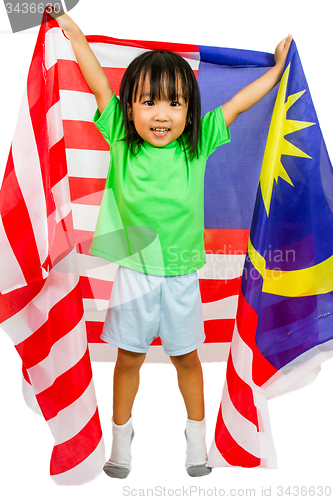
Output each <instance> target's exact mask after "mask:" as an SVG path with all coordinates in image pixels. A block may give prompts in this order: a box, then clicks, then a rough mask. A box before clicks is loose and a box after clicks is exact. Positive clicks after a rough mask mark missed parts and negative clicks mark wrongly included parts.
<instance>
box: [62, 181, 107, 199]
mask: <svg viewBox="0 0 333 500" xmlns="http://www.w3.org/2000/svg"><path fill="white" fill-rule="evenodd" d="M104 187H105V179H93V178H84V177H69V190H70V194H71V200H72V203H75V201H76V202H79V203H82V204H84V205H100V204H101V202H102V197H103V193H104Z"/></svg>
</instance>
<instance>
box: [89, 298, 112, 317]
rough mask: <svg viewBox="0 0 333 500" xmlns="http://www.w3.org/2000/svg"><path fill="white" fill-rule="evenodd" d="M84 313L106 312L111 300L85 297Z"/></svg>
mask: <svg viewBox="0 0 333 500" xmlns="http://www.w3.org/2000/svg"><path fill="white" fill-rule="evenodd" d="M83 306H84V313H85V314H86V313H95V312H97V311H103V312H105V311H106V310H107V309H108V307H109V301H108V300H103V299H83Z"/></svg>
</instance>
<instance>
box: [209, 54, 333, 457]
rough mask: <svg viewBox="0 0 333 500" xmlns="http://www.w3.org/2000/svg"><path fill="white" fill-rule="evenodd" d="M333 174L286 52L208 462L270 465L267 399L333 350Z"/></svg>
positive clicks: (306, 376) (307, 374) (311, 371)
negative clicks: (286, 57) (284, 66)
mask: <svg viewBox="0 0 333 500" xmlns="http://www.w3.org/2000/svg"><path fill="white" fill-rule="evenodd" d="M332 202H333V176H332V166H331V163H330V160H329V158H328V155H327V150H326V147H325V143H324V140H323V137H322V134H321V131H320V128H319V125H318V118H317V116H316V113H315V109H314V106H313V103H312V100H311V96H310V93H309V89H308V85H307V82H306V79H305V76H304V72H303V70H302V66H301V62H300V59H299V56H298V53H297V50H296V47H295V44H293V46H292V47H291V49H290V52H289V54H288V59H287V62H286V68H285V71H284V74H283V77H282V79H281V82H280V85H279V91H278V95H277V98H276V103H275V106H274V111H273V115H272V120H271V123H270V128H269V133H268V137H267V143H266V148H265V152H264V157H263V163H262V170H261V174H260V182H259V188H258V193H257V198H256V204H255V209H254V214H253V221H252V226H251V232H250V238H249V242H248V248H247V256H246V260H245V266H244V271H243V278H242V283H241V290H240V294H239V303H238V310H237V318H236V323H235V330H234V334H233V339H232V343H231V349H230V354H229V358H228V364H227V375H226V382H225V386H224V389H223V394H222V401H221V405H220V409H219V413H218V418H217V424H216V431H215V439H214V441H213V443H212V446H211V450H210V453H209V463H210V464H211V465H212V466H215V467H217V466H232V465H236V466H241V467H275V466H276V457H275V453H274V446H273V443H272V438H271V434H270V425H269V418H268V410H267V400H268V399H270V398H273V397H276V396H278V395H280V394H283V393H285V392H287V391H290V390H294V389H296V388H299V387H301V386H302V385H305V384H306V383H309V382H310V381H312V380H313V379H314V378H315V377H316V375H317V374H318V371H319V370H320V365H321V363H322V362H323V361H325V359H327V358H329V357H331V356H332V354H333V351H332V348H333V271H332V269H333V268H332V264H333V238H332V234H333V213H332V212H333V203H332Z"/></svg>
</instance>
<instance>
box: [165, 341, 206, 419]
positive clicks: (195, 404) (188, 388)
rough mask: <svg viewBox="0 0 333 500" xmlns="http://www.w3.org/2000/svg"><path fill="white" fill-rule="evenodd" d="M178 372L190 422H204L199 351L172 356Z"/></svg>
mask: <svg viewBox="0 0 333 500" xmlns="http://www.w3.org/2000/svg"><path fill="white" fill-rule="evenodd" d="M170 359H171V361H172V363H173V364H174V366H175V368H176V370H177V377H178V386H179V389H180V392H181V394H182V396H183V399H184V403H185V406H186V410H187V416H188V418H189V419H190V420H196V421H202V420H203V418H204V416H205V405H204V392H203V376H202V368H201V363H200V360H199V358H198V353H197V351H196V350H195V351H192V352H189V353H188V354H183V355H182V356H170Z"/></svg>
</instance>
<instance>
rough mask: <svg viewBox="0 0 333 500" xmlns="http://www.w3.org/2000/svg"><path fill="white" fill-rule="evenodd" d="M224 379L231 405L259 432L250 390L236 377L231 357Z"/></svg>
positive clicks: (255, 409)
mask: <svg viewBox="0 0 333 500" xmlns="http://www.w3.org/2000/svg"><path fill="white" fill-rule="evenodd" d="M226 379H227V383H228V392H229V396H230V399H231V401H232V404H233V405H234V407H235V408H236V410H237V411H238V413H240V414H241V415H243V417H244V418H246V420H249V421H250V422H252V423H253V424H254V425H255V426H256V428H257V431H258V432H259V424H258V415H257V408H256V406H255V404H254V400H253V392H252V389H251V387H250V386H249V385H248V384H246V383H245V382H244V380H242V379H241V378H240V377H239V376H238V374H237V372H236V370H235V367H234V365H233V362H232V356H231V355H230V356H229V358H228V363H227V374H226Z"/></svg>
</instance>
